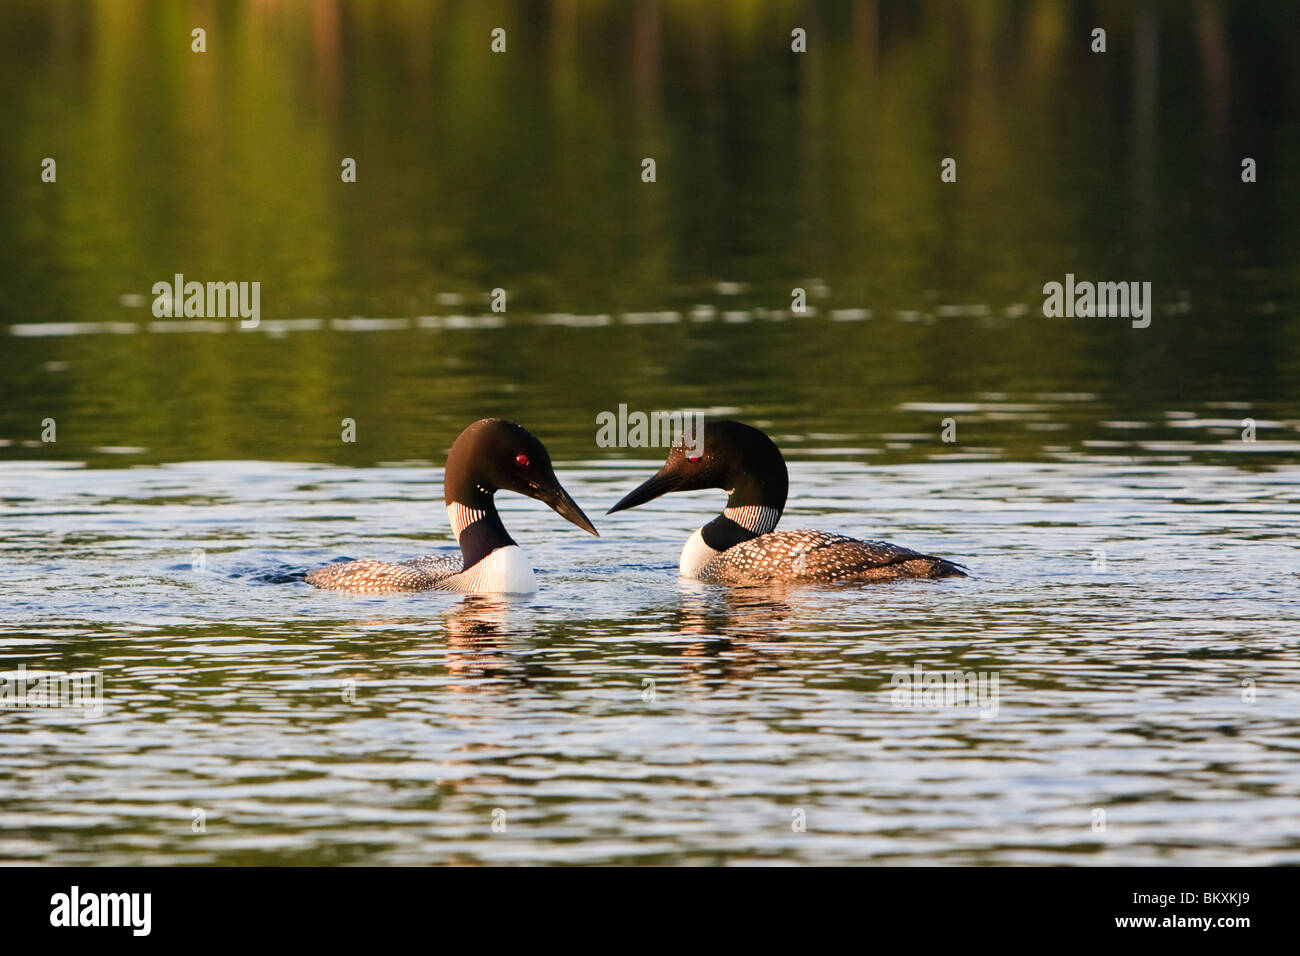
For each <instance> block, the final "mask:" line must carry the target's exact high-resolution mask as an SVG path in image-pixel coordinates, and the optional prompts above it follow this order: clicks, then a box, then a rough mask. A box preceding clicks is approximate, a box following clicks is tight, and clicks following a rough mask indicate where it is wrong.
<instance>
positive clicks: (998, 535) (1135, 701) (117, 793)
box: [0, 459, 1300, 864]
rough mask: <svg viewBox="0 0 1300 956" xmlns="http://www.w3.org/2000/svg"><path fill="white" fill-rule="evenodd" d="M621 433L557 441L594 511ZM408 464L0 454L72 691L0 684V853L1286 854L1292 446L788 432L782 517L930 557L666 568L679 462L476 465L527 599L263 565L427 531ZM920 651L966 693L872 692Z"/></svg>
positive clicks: (429, 513)
mask: <svg viewBox="0 0 1300 956" xmlns="http://www.w3.org/2000/svg"><path fill="white" fill-rule="evenodd" d="M653 466H654V463H652V462H648V461H647V462H641V463H632V462H628V463H612V464H611V463H600V462H595V463H588V464H582V463H569V464H564V463H561V466H560V469H559V470H560V474H561V477H562V479H563V480H564V481H565V483H566V485H567V486H568V487H569V489H570V491H571V492H572V493H573V494H574V496H575V497H576V498H577V499H578V500H579V502H581V503H583V504H584V505H587V506H588V511H589V512H590V513H591V514H592V515H593V516H595V515H597V514H598V513H600V512H602V511H603V507H602V506H607V505H608V504H610V503H612V502H613V501H615V500H617V498H618V497H619V496H620V495H621V494H622V493H623V492H624V491H625V490H627V489H628V488H629V487H631V486H632V484H633V483H634V482H636V481H638V480H639V479H640V477H641V476H643V475H645V474H647V473H648V470H649V469H650V468H652V467H653ZM440 477H441V473H440V470H437V469H431V468H426V467H382V468H372V469H352V468H341V467H331V466H308V465H294V464H266V463H252V462H229V463H211V462H209V463H202V464H182V465H174V466H162V467H153V466H149V467H137V468H129V469H121V470H110V471H103V470H88V469H83V468H80V467H76V466H58V467H54V466H49V465H44V464H30V463H21V462H8V463H5V464H4V465H3V467H2V468H0V492H2V496H3V499H4V500H3V504H4V511H3V518H2V519H0V542H2V543H0V549H2V550H0V588H2V591H0V615H2V623H0V660H3V662H4V669H5V670H6V671H8V672H12V671H13V669H14V668H15V667H16V666H17V664H18V663H20V662H21V663H24V665H25V666H26V667H27V668H28V669H30V670H37V669H44V670H56V671H76V670H84V669H90V668H96V669H99V670H100V671H101V672H102V675H103V690H104V698H105V704H104V712H103V715H102V716H100V717H93V716H90V717H87V716H83V715H81V714H80V713H77V712H75V711H51V710H46V711H26V712H21V711H15V710H4V711H0V858H3V859H4V860H9V861H35V860H39V861H45V862H58V863H264V862H277V863H335V862H357V863H361V862H364V863H426V862H445V861H460V862H530V863H548V862H578V863H597V862H630V861H645V862H695V863H718V862H728V863H737V862H747V861H766V862H817V863H850V862H864V861H873V862H895V863H897V862H902V863H935V862H950V863H1047V862H1058V863H1059V862H1075V863H1138V862H1172V863H1228V864H1234V863H1275V862H1292V863H1295V862H1300V760H1298V759H1297V758H1298V757H1300V733H1298V732H1297V726H1298V723H1297V722H1298V721H1300V667H1298V666H1297V663H1296V658H1297V655H1296V649H1297V643H1298V641H1300V639H1298V637H1297V634H1298V633H1300V628H1298V626H1297V625H1298V624H1300V600H1298V590H1300V589H1298V587H1297V585H1298V581H1297V577H1296V571H1295V569H1296V560H1295V559H1296V545H1295V536H1294V528H1295V522H1296V514H1297V508H1298V507H1300V469H1296V468H1294V467H1280V468H1277V469H1275V470H1269V471H1262V472H1255V473H1252V472H1246V471H1243V470H1239V469H1236V468H1231V467H1221V466H1216V465H1213V464H1200V463H1183V464H1180V465H1177V466H1174V467H1170V466H1167V465H1162V464H1159V463H1141V462H1135V461H1131V460H1123V459H1116V460H1114V461H1109V462H1100V461H1098V462H1085V463H1057V464H1042V465H1024V464H1006V463H985V462H958V463H945V464H942V465H934V464H915V465H899V466H890V467H873V468H867V467H865V466H863V465H862V464H860V463H855V462H838V461H833V460H832V461H825V462H816V463H808V462H796V463H794V464H793V466H792V485H793V488H794V496H793V498H792V501H791V505H790V509H789V510H788V511H787V516H786V519H785V521H784V522H783V525H784V526H786V527H800V526H813V527H819V528H826V529H832V530H842V531H847V532H851V533H857V534H861V535H878V536H881V537H887V538H889V539H892V540H895V541H898V542H902V543H906V544H909V545H912V546H915V547H918V548H922V549H928V550H932V551H934V552H937V553H941V554H944V555H947V556H949V557H952V558H955V559H957V560H960V561H963V562H965V563H966V564H968V565H969V566H970V567H971V569H972V570H973V572H974V573H973V575H972V577H970V578H968V579H965V580H953V581H942V582H902V583H896V584H890V585H852V586H838V587H809V588H800V589H788V590H780V589H778V590H767V589H737V590H733V591H727V590H725V589H721V588H714V587H704V586H699V585H694V584H689V583H682V582H679V581H678V580H677V578H676V573H675V571H676V569H675V565H676V557H677V552H678V550H679V548H680V545H681V542H682V541H683V540H684V539H685V537H686V536H687V534H688V533H689V532H690V531H691V530H693V529H694V528H695V527H697V526H698V525H699V524H700V523H702V521H703V520H704V519H705V518H706V517H707V514H708V513H709V512H710V511H711V510H712V509H714V508H716V507H718V506H720V504H721V502H720V500H719V499H720V496H719V495H717V494H716V493H715V494H712V495H710V494H709V493H698V494H694V495H676V496H671V497H670V498H668V499H660V500H658V501H656V502H653V503H652V504H651V505H648V506H645V507H643V508H641V509H637V510H634V511H631V512H627V513H620V514H617V515H613V516H609V517H605V518H603V519H598V522H597V523H598V525H599V526H600V528H601V530H602V534H603V537H601V538H600V539H593V538H590V537H587V536H585V535H583V534H582V533H581V532H580V531H578V530H577V529H575V528H573V527H572V526H570V525H568V524H566V523H564V522H563V521H561V520H560V519H559V518H558V517H556V516H555V515H553V514H552V513H551V512H549V511H548V510H546V509H545V507H544V506H542V505H540V504H538V503H536V502H533V501H529V500H526V499H521V498H516V497H512V496H508V495H502V496H501V505H502V509H503V517H504V520H505V522H506V524H507V526H508V527H509V528H510V529H511V530H512V532H513V533H514V534H515V537H516V538H517V539H518V540H519V541H520V542H521V543H522V544H523V545H524V546H525V547H526V548H527V550H528V552H529V553H530V555H531V557H532V559H533V563H534V566H535V567H536V568H537V569H538V572H539V575H538V578H539V590H538V592H537V593H536V595H534V596H532V597H531V598H526V599H517V600H515V599H511V600H500V601H499V600H490V599H485V598H473V597H464V596H459V595H451V594H441V593H421V594H409V595H399V596H385V597H348V596H343V595H339V594H336V593H328V592H320V591H316V590H313V589H311V588H310V587H308V586H307V585H305V584H302V583H296V582H295V583H261V582H262V580H264V579H265V577H266V576H268V575H270V576H273V575H274V572H276V571H283V570H285V569H292V568H298V569H301V568H303V567H306V566H309V565H311V564H314V563H316V562H321V561H325V560H328V559H331V558H333V557H337V556H339V555H341V554H347V555H353V556H376V557H399V556H408V555H412V554H417V553H422V552H424V551H427V550H430V549H434V550H436V549H438V548H444V547H448V546H450V538H449V532H448V531H447V529H446V526H445V519H444V515H443V513H442V508H441V484H440ZM196 550H197V551H200V552H201V554H196V553H195V551H196ZM1103 552H1104V553H1103ZM200 559H201V560H200ZM196 563H201V564H202V565H203V566H204V568H205V569H203V570H196V569H195V564H196ZM918 664H919V665H920V666H921V667H922V669H923V671H924V670H930V671H951V670H954V669H961V670H962V671H971V670H973V671H978V672H982V673H985V674H995V675H997V678H998V684H997V699H996V705H997V706H996V714H994V715H992V716H987V717H981V716H980V711H979V709H977V708H969V707H935V706H920V707H915V708H906V707H895V706H893V704H894V701H893V698H892V685H891V679H892V678H893V675H895V674H897V673H900V672H909V673H915V671H914V670H913V668H914V667H915V666H916V665H918ZM651 682H652V683H651ZM349 689H351V691H352V693H351V694H349V693H348V691H349ZM1251 690H1253V700H1248V699H1247V698H1251V697H1252V694H1251V693H1249V691H1251ZM349 696H354V698H355V700H348V699H347V698H348V697H349ZM922 703H924V702H922ZM196 810H202V811H204V814H205V819H204V829H203V832H195V830H194V827H195V823H194V818H195V813H194V811H196ZM1099 810H1101V811H1104V813H1105V817H1104V820H1105V828H1104V830H1096V829H1094V827H1095V825H1096V823H1097V821H1098V819H1099V817H1098V815H1097V814H1098V811H1099ZM499 811H504V816H502V815H501V814H500V812H499ZM494 820H495V821H496V822H497V824H498V829H496V830H494V829H493V823H494ZM801 821H802V822H803V823H804V825H805V826H806V829H804V830H803V832H800V831H799V824H800V822H801ZM502 823H504V830H502V829H500V826H501V824H502Z"/></svg>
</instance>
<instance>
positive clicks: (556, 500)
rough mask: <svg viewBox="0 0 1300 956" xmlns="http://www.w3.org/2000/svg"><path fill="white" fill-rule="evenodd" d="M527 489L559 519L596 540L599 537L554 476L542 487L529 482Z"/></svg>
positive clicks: (598, 533) (593, 526) (589, 521)
mask: <svg viewBox="0 0 1300 956" xmlns="http://www.w3.org/2000/svg"><path fill="white" fill-rule="evenodd" d="M528 489H529V492H530V494H531V496H532V497H534V498H536V499H537V500H538V501H544V502H546V503H547V504H548V505H550V506H551V510H552V511H554V512H555V513H556V514H557V515H559V516H560V517H561V518H563V519H565V520H566V521H571V522H572V523H573V524H576V525H577V526H578V527H579V528H581V529H582V530H583V531H586V532H589V533H591V534H594V535H595V536H596V537H598V538H599V537H600V532H599V531H597V530H596V526H595V525H594V524H592V523H591V520H590V519H589V518H588V517H587V516H586V515H585V514H583V513H582V509H581V508H579V507H578V503H577V502H576V501H574V500H573V498H571V497H570V496H569V493H568V492H567V491H565V490H564V488H563V487H562V486H561V485H560V481H559V479H558V478H556V477H555V476H554V475H552V476H551V478H550V480H549V481H548V482H547V483H546V484H544V485H538V484H533V483H532V482H529V483H528Z"/></svg>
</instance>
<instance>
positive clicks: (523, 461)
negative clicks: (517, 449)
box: [515, 455, 528, 467]
mask: <svg viewBox="0 0 1300 956" xmlns="http://www.w3.org/2000/svg"><path fill="white" fill-rule="evenodd" d="M515 461H517V462H519V464H521V465H524V466H525V467H526V466H527V465H528V456H527V455H515Z"/></svg>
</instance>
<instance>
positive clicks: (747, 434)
mask: <svg viewBox="0 0 1300 956" xmlns="http://www.w3.org/2000/svg"><path fill="white" fill-rule="evenodd" d="M789 484H790V483H789V475H788V472H787V471H786V467H785V459H784V458H782V457H781V449H779V448H777V447H776V444H775V443H774V442H773V441H772V439H770V438H768V437H767V435H765V434H763V432H761V431H759V430H758V429H757V428H754V427H753V426H752V425H746V424H744V423H743V422H732V421H715V422H707V423H705V426H704V436H703V441H702V442H700V441H698V440H697V442H696V445H695V447H694V448H691V447H689V446H687V445H686V443H685V442H683V443H680V444H678V445H675V446H673V448H672V449H671V450H670V451H669V453H668V460H667V461H666V462H664V466H663V467H662V468H660V469H659V471H658V472H657V473H656V474H655V475H654V476H653V477H651V478H650V479H649V480H647V481H646V482H645V483H644V484H642V485H641V486H640V487H639V488H637V489H636V490H635V491H632V492H631V493H629V494H628V495H627V496H626V497H625V498H623V500H622V501H620V502H619V503H618V504H616V505H614V507H612V508H610V509H609V512H608V514H613V513H614V512H615V511H622V510H624V509H625V508H635V507H636V506H637V505H643V504H645V503H646V502H647V501H652V500H653V499H655V498H658V497H659V496H660V495H662V494H666V493H667V492H670V491H695V490H697V489H700V488H721V489H722V490H723V491H725V492H726V493H727V510H728V511H729V512H730V511H733V509H735V510H743V509H747V508H763V509H774V510H775V516H774V518H773V520H772V525H773V526H775V523H776V522H775V518H779V517H780V515H781V512H782V511H783V510H784V509H785V499H786V495H787V493H788V491H789ZM754 530H756V529H754ZM765 530H771V529H770V528H767V529H765Z"/></svg>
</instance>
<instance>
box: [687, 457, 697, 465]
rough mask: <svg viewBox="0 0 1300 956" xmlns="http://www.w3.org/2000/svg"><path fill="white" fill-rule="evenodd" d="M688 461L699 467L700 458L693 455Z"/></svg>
mask: <svg viewBox="0 0 1300 956" xmlns="http://www.w3.org/2000/svg"><path fill="white" fill-rule="evenodd" d="M686 460H687V461H689V462H690V463H691V464H692V465H698V464H699V463H700V456H699V455H691V456H689V457H688V458H687V459H686Z"/></svg>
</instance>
